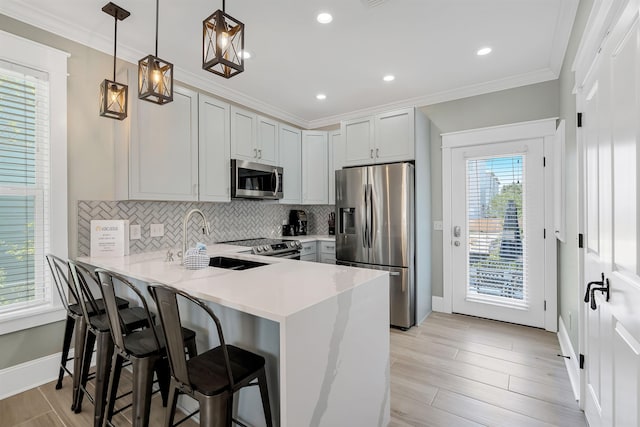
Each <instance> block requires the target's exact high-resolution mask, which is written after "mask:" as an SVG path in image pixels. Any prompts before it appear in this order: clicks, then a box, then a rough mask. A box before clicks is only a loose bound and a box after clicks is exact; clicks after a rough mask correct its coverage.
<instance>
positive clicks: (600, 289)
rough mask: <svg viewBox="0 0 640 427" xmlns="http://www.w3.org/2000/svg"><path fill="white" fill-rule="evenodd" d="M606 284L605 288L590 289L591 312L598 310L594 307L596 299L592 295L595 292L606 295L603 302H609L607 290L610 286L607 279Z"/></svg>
mask: <svg viewBox="0 0 640 427" xmlns="http://www.w3.org/2000/svg"><path fill="white" fill-rule="evenodd" d="M606 283H607V284H606V286H600V287H597V288H591V304H590V305H591V310H595V309H597V308H598V307H597V306H596V298H595V295H594V294H595V293H596V291H600V292H602V293H603V294H605V295H606V296H605V300H606V301H607V302H609V290H610V288H611V285H610V284H609V279H607V280H606Z"/></svg>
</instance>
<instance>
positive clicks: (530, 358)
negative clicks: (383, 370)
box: [0, 313, 586, 427]
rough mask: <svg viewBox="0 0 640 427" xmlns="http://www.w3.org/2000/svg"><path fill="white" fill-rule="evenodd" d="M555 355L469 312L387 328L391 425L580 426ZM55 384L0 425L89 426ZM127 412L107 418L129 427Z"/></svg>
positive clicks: (31, 393)
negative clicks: (405, 328) (407, 326)
mask: <svg viewBox="0 0 640 427" xmlns="http://www.w3.org/2000/svg"><path fill="white" fill-rule="evenodd" d="M558 353H560V347H559V345H558V340H557V338H556V335H555V334H552V333H549V332H545V331H542V330H539V329H534V328H528V327H524V326H517V325H511V324H507V323H501V322H494V321H491V320H484V319H478V318H474V317H468V316H460V315H447V314H442V313H433V314H431V315H430V316H429V318H428V319H427V320H426V321H425V322H424V323H423V324H422V325H420V326H419V327H414V328H411V329H410V330H409V331H407V332H401V331H398V330H395V329H392V330H391V423H390V426H393V427H400V426H402V427H407V426H412V427H413V426H433V427H441V426H442V427H458V426H460V427H466V426H482V425H486V426H517V427H520V426H523V427H526V426H550V425H551V426H563V427H570V426H586V422H585V419H584V415H583V413H582V412H581V411H580V410H579V409H578V406H577V404H576V402H575V400H574V399H573V393H572V391H571V385H570V384H569V378H568V376H567V373H566V370H565V367H564V361H563V360H562V358H560V357H558V356H557V354H558ZM123 375H127V373H126V371H125V372H123ZM54 384H55V383H54V382H51V383H48V384H45V385H43V386H40V387H37V388H34V389H31V390H28V391H26V392H24V393H20V394H18V395H15V396H12V397H10V398H8V399H4V400H2V401H0V426H3V427H4V426H7V427H9V426H20V427H40V426H56V427H58V426H67V427H85V426H90V425H91V424H92V423H91V421H92V410H93V407H92V405H91V403H89V402H87V401H86V400H85V403H84V404H83V411H82V412H81V413H80V414H74V413H72V412H71V410H70V409H69V408H70V406H71V381H70V379H69V378H68V377H67V378H65V381H64V385H63V388H62V389H61V390H55V388H54ZM121 388H122V391H125V390H126V389H128V388H130V382H129V381H127V380H126V379H125V378H123V380H122V381H121ZM152 402H153V403H152V408H151V423H150V425H151V426H157V425H162V420H163V417H164V410H163V409H164V408H162V404H161V400H160V396H159V395H158V394H156V395H155V396H154V398H153V400H152ZM122 404H124V403H122ZM130 414H131V411H130V410H127V411H125V412H123V413H122V414H121V415H119V416H118V418H116V419H114V423H115V424H116V425H131V415H130ZM183 425H185V426H195V425H196V424H195V423H194V422H193V421H189V422H187V423H185V424H183ZM301 427H302V426H301ZM336 427H337V426H336ZM349 427H360V426H349ZM363 427H368V426H363Z"/></svg>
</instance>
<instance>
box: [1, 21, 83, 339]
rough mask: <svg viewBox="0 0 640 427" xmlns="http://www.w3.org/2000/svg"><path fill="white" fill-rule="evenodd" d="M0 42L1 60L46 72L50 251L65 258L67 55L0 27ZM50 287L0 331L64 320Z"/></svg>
mask: <svg viewBox="0 0 640 427" xmlns="http://www.w3.org/2000/svg"><path fill="white" fill-rule="evenodd" d="M0 45H1V46H2V50H1V51H0V59H2V60H3V61H6V62H12V63H15V64H18V65H21V66H24V67H28V68H32V69H35V70H39V71H44V72H46V73H48V75H49V153H50V165H49V174H50V177H49V182H50V187H49V197H48V199H49V224H50V227H49V252H51V253H53V254H56V255H58V256H61V257H63V258H67V257H68V254H69V244H68V238H69V237H68V215H67V209H68V204H67V58H68V57H69V56H70V55H69V54H68V53H67V52H63V51H61V50H58V49H55V48H52V47H50V46H46V45H43V44H40V43H37V42H34V41H32V40H28V39H25V38H22V37H19V36H16V35H14V34H11V33H8V32H5V31H1V30H0ZM54 196H55V197H54ZM46 274H49V273H48V272H46ZM50 287H51V289H50V290H49V292H50V295H51V302H50V303H48V304H43V305H38V306H33V307H25V308H23V309H17V310H14V311H10V312H7V313H3V314H0V335H4V334H7V333H11V332H16V331H20V330H23V329H29V328H33V327H36V326H41V325H45V324H48V323H52V322H56V321H59V320H63V319H64V318H65V317H66V311H65V309H64V306H63V304H62V301H61V300H60V296H59V295H58V292H57V291H56V290H55V289H54V287H55V285H54V283H53V281H50Z"/></svg>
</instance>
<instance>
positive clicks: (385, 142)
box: [374, 108, 415, 163]
mask: <svg viewBox="0 0 640 427" xmlns="http://www.w3.org/2000/svg"><path fill="white" fill-rule="evenodd" d="M375 130H376V134H375V135H376V136H375V153H374V155H375V158H376V159H375V160H376V163H388V162H396V161H401V160H415V143H414V141H415V131H414V110H413V108H405V109H403V110H396V111H390V112H388V113H384V114H378V115H377V116H376V118H375Z"/></svg>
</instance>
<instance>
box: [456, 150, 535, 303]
mask: <svg viewBox="0 0 640 427" xmlns="http://www.w3.org/2000/svg"><path fill="white" fill-rule="evenodd" d="M524 162H525V156H524V155H517V156H508V157H493V158H476V159H467V230H468V241H467V250H468V270H467V271H468V276H467V277H468V286H467V297H470V298H484V299H487V298H488V299H494V300H499V301H500V302H501V303H505V304H513V305H527V304H528V298H527V286H526V267H527V262H526V261H527V250H526V248H527V239H526V235H525V233H524V230H525V227H524V225H525V223H526V207H525V206H524V194H523V188H524V187H523V184H524V182H523V177H524Z"/></svg>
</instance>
